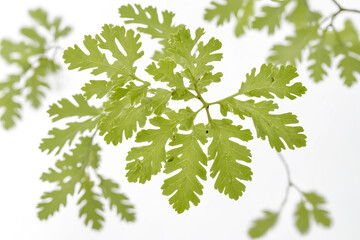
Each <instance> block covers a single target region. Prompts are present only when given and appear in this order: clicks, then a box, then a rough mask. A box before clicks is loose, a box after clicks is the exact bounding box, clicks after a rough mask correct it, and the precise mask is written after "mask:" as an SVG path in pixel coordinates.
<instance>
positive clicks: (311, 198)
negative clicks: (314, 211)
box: [304, 192, 325, 206]
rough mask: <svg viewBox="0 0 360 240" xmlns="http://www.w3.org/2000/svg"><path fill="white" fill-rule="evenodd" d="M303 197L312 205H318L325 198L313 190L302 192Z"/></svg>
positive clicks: (322, 202)
mask: <svg viewBox="0 0 360 240" xmlns="http://www.w3.org/2000/svg"><path fill="white" fill-rule="evenodd" d="M304 197H305V198H306V200H307V201H308V202H310V203H311V204H312V205H314V206H318V205H320V204H324V203H325V199H324V198H323V197H322V196H320V195H318V194H317V193H315V192H310V193H304Z"/></svg>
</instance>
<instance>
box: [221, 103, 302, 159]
mask: <svg viewBox="0 0 360 240" xmlns="http://www.w3.org/2000/svg"><path fill="white" fill-rule="evenodd" d="M220 108H221V109H220V110H221V112H222V114H223V115H224V116H226V113H227V112H232V113H234V114H236V115H238V116H239V117H240V118H242V119H244V116H246V117H251V118H252V120H253V123H254V126H255V129H256V132H257V137H258V138H261V139H263V140H265V139H266V137H267V138H268V141H269V143H270V146H271V147H272V148H275V149H276V151H278V152H280V151H281V149H285V145H284V142H285V143H286V145H287V146H288V147H289V148H290V149H295V147H298V148H299V147H304V146H305V145H306V136H305V135H304V134H302V132H303V131H304V129H303V128H302V127H300V126H293V124H296V123H298V122H299V121H298V120H297V117H296V116H295V115H293V114H292V113H284V114H271V113H270V112H272V111H274V110H275V109H277V108H278V105H277V104H275V103H274V102H272V101H262V102H259V103H255V102H254V101H252V100H248V101H240V100H237V99H235V98H227V99H225V100H223V101H221V102H220Z"/></svg>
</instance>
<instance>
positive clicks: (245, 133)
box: [208, 119, 252, 200]
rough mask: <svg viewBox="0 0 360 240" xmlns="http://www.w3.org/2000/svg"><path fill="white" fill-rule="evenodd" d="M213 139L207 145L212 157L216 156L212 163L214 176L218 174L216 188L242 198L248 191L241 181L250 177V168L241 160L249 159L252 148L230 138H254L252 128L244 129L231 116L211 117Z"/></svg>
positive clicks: (247, 160)
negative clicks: (214, 118) (213, 118)
mask: <svg viewBox="0 0 360 240" xmlns="http://www.w3.org/2000/svg"><path fill="white" fill-rule="evenodd" d="M209 129H210V130H211V132H212V133H211V135H212V137H213V140H212V142H211V144H210V146H209V148H208V156H209V160H214V163H213V164H212V166H211V169H210V171H211V174H210V176H211V177H212V178H216V181H215V189H217V190H218V191H219V192H220V193H223V192H224V194H225V195H229V197H230V198H231V199H235V200H237V199H239V197H240V196H242V194H243V192H244V191H245V185H244V184H243V183H242V182H241V181H250V180H251V175H252V171H251V169H250V168H249V167H248V166H246V165H243V164H241V163H240V162H239V161H242V162H246V163H250V162H251V159H250V157H251V154H250V150H249V149H247V148H246V147H245V146H243V145H240V144H238V143H237V142H234V141H232V140H230V138H237V139H239V140H241V141H249V140H251V139H252V135H251V132H250V130H248V129H246V130H241V129H242V127H241V126H235V125H233V124H232V121H231V120H229V119H222V120H212V121H211V123H210V124H209Z"/></svg>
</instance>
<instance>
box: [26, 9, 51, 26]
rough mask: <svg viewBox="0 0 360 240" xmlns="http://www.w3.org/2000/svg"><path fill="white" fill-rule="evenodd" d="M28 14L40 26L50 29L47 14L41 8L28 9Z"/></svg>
mask: <svg viewBox="0 0 360 240" xmlns="http://www.w3.org/2000/svg"><path fill="white" fill-rule="evenodd" d="M29 14H30V16H31V17H32V18H33V19H34V20H35V21H37V22H38V23H39V24H40V25H41V26H43V27H45V28H46V29H48V30H50V28H51V23H50V22H49V21H48V15H47V13H46V12H45V11H44V10H43V9H41V8H38V9H35V10H30V11H29Z"/></svg>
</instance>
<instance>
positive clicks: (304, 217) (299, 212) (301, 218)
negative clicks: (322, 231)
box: [295, 201, 310, 234]
mask: <svg viewBox="0 0 360 240" xmlns="http://www.w3.org/2000/svg"><path fill="white" fill-rule="evenodd" d="M295 219H296V227H297V229H298V230H299V232H300V233H302V234H304V233H307V232H308V231H309V228H310V212H309V210H308V209H307V208H306V206H305V202H304V201H301V202H300V203H299V204H298V205H297V208H296V212H295Z"/></svg>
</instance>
